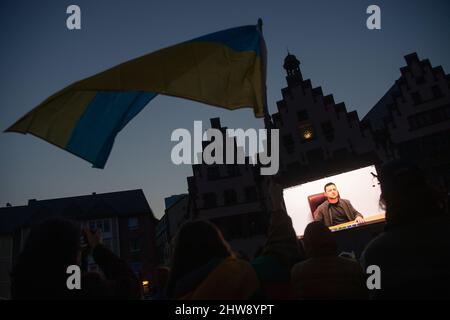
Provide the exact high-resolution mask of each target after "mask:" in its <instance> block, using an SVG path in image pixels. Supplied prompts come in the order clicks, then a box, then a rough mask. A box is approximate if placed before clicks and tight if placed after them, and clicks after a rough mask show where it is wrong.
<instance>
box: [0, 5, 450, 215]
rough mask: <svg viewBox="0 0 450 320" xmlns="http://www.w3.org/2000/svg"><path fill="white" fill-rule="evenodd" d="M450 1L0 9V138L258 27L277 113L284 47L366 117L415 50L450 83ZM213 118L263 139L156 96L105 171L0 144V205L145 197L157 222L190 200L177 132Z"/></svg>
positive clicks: (12, 140)
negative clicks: (172, 205)
mask: <svg viewBox="0 0 450 320" xmlns="http://www.w3.org/2000/svg"><path fill="white" fill-rule="evenodd" d="M71 4H76V5H78V6H80V8H81V27H82V29H81V30H76V31H71V30H68V29H67V28H66V19H67V17H68V15H67V14H66V8H67V7H68V6H69V5H71ZM371 4H376V5H378V6H379V7H380V8H381V27H382V29H381V30H368V29H367V28H366V19H367V17H368V14H366V8H367V7H368V6H369V5H371ZM449 15H450V2H448V1H447V0H442V1H439V0H434V1H425V0H422V1H412V0H395V1H365V0H360V1H356V0H343V1H331V0H330V1H322V0H316V1H303V0H292V1H284V0H279V1H266V0H259V1H253V0H251V1H248V0H228V1H215V0H202V1H198V0H190V1H185V0H184V1H182V0H172V1H162V2H157V1H152V0H147V1H144V0H127V1H126V0H109V1H106V0H95V1H88V0H71V1H66V0H58V1H54V0H41V1H24V0H14V1H13V0H9V1H6V0H0V41H1V51H0V58H1V59H0V129H1V130H2V131H3V130H5V129H6V128H7V127H9V126H10V125H11V124H13V123H14V122H15V121H16V120H18V119H19V118H20V117H21V116H23V115H24V114H25V113H27V112H28V111H30V110H31V109H32V108H34V107H35V106H37V105H38V104H39V103H40V102H42V101H43V100H45V99H46V98H47V97H48V96H50V95H51V94H53V93H55V92H56V91H58V90H60V89H62V88H64V87H65V86H67V85H69V84H71V83H73V82H75V81H78V80H81V79H83V78H85V77H88V76H90V75H93V74H96V73H98V72H100V71H103V70H105V69H107V68H110V67H112V66H115V65H117V64H119V63H121V62H124V61H127V60H130V59H133V58H135V57H138V56H141V55H143V54H146V53H150V52H152V51H155V50H157V49H161V48H164V47H167V46H170V45H173V44H176V43H179V42H182V41H185V40H189V39H192V38H196V37H198V36H201V35H204V34H208V33H211V32H214V31H219V30H222V29H227V28H231V27H236V26H241V25H249V24H256V22H257V19H258V17H261V18H262V19H263V21H264V26H263V29H264V38H265V40H266V44H267V49H268V74H267V90H268V91H267V95H268V103H269V110H270V112H271V113H274V112H275V111H276V101H278V100H280V99H281V92H280V90H281V88H283V87H284V86H285V84H286V82H285V78H284V77H285V72H284V69H283V68H282V64H283V59H284V57H285V56H286V54H287V48H288V49H289V51H290V52H291V53H292V54H295V55H296V56H297V58H298V59H299V60H300V62H301V65H300V67H301V70H302V73H303V77H304V78H305V79H308V78H310V79H311V80H312V83H313V85H314V86H322V89H323V92H324V94H330V93H332V94H333V95H334V98H335V101H336V102H341V101H344V102H345V103H346V106H347V109H348V110H349V111H352V110H357V112H358V115H359V117H360V118H362V117H363V116H364V115H365V114H366V113H367V112H368V111H369V110H370V108H371V107H372V106H373V105H374V104H375V103H376V102H377V101H378V99H379V98H381V97H382V95H383V94H384V93H385V92H386V90H387V89H388V88H389V87H390V86H391V85H392V84H393V82H394V81H395V80H396V79H397V78H398V77H399V75H400V71H399V68H400V67H402V66H404V65H405V62H404V59H403V56H404V55H406V54H408V53H411V52H413V51H416V52H417V53H418V54H419V57H420V58H421V59H423V58H428V59H430V61H431V63H432V65H433V66H437V65H442V66H443V67H444V70H445V71H446V72H447V73H449V72H450V41H449V39H450V19H449V18H448V17H449ZM213 117H220V118H221V121H222V124H223V125H225V126H228V127H229V128H244V129H245V128H262V127H263V122H262V120H261V119H256V118H254V116H253V111H252V110H251V109H240V110H236V111H227V110H223V109H219V108H215V107H210V106H206V105H203V104H200V103H196V102H191V101H188V100H183V99H179V98H172V97H164V96H158V97H157V98H155V99H154V100H152V101H151V102H150V103H149V105H148V106H147V107H146V108H145V109H144V110H143V111H142V112H141V113H140V114H139V115H138V116H137V117H136V118H135V119H133V120H132V121H131V122H130V123H129V124H128V126H127V127H126V128H125V129H124V130H123V131H122V132H121V133H119V135H118V136H117V138H116V142H115V145H114V147H113V150H112V152H111V155H110V157H109V160H108V162H107V163H106V167H105V169H103V170H101V169H94V168H92V167H91V165H90V164H89V163H88V162H86V161H84V160H82V159H80V158H78V157H75V156H74V155H72V154H69V153H68V152H66V151H63V150H61V149H59V148H57V147H55V146H53V145H51V144H49V143H47V142H45V141H43V140H40V139H38V138H36V137H33V136H31V135H20V134H16V133H3V132H1V133H0V150H1V153H0V155H1V156H0V181H1V182H0V206H5V205H6V203H7V202H10V203H11V204H12V205H24V204H26V203H27V202H28V199H38V200H41V199H49V198H58V197H67V196H77V195H84V194H89V193H92V192H97V193H102V192H111V191H120V190H127V189H140V188H142V189H143V190H144V192H145V194H146V197H147V200H148V201H149V203H150V206H151V207H152V209H153V211H154V213H155V216H156V217H158V218H159V217H160V216H162V214H163V212H164V197H167V196H170V195H172V194H178V193H185V192H187V183H186V177H187V176H189V175H191V174H192V169H191V167H190V166H188V165H181V166H176V165H174V164H172V162H171V160H170V152H171V149H172V147H173V146H174V145H175V144H176V143H175V142H171V141H170V135H171V133H172V131H173V130H174V129H176V128H186V129H189V130H192V129H193V121H194V120H203V121H204V127H205V128H206V127H208V126H209V118H213Z"/></svg>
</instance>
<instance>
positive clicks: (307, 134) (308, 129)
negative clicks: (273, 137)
mask: <svg viewBox="0 0 450 320" xmlns="http://www.w3.org/2000/svg"><path fill="white" fill-rule="evenodd" d="M299 130H300V138H301V140H302V142H307V141H310V140H313V139H314V131H313V128H312V126H311V125H310V124H305V125H301V126H299Z"/></svg>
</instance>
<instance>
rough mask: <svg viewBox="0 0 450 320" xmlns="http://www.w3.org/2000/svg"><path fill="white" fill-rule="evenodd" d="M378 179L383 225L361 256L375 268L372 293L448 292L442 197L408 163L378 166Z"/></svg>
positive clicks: (448, 230)
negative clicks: (375, 283) (378, 274)
mask: <svg viewBox="0 0 450 320" xmlns="http://www.w3.org/2000/svg"><path fill="white" fill-rule="evenodd" d="M378 179H379V181H380V185H381V191H382V195H381V199H380V204H382V206H384V207H385V209H386V221H387V222H386V228H385V231H384V232H383V233H381V234H380V235H379V236H378V237H376V238H375V239H373V240H372V241H371V242H370V243H369V244H368V245H367V247H366V249H365V250H364V252H363V253H362V256H361V263H362V266H363V268H364V269H366V268H367V266H370V265H377V266H379V267H380V269H381V289H380V290H371V291H370V294H371V297H372V298H374V299H417V298H419V299H422V298H446V299H448V298H450V294H449V293H450V271H449V270H450V219H449V216H448V213H446V210H445V200H444V197H441V196H440V194H439V193H438V192H437V191H436V190H435V189H434V188H433V187H431V186H430V185H429V184H428V183H427V181H426V179H425V177H424V175H423V174H422V172H421V171H420V170H419V169H418V168H417V167H416V166H415V165H414V164H412V163H409V162H406V161H394V162H391V163H388V164H386V165H385V166H383V167H382V168H381V169H380V171H379V176H378Z"/></svg>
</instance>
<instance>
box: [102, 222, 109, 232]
mask: <svg viewBox="0 0 450 320" xmlns="http://www.w3.org/2000/svg"><path fill="white" fill-rule="evenodd" d="M103 232H111V223H110V221H109V219H106V220H103Z"/></svg>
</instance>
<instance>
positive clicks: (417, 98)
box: [411, 92, 422, 105]
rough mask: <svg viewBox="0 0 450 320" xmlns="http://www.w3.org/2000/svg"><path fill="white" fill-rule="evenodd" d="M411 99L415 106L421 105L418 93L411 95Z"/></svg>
mask: <svg viewBox="0 0 450 320" xmlns="http://www.w3.org/2000/svg"><path fill="white" fill-rule="evenodd" d="M411 98H412V99H413V102H414V104H415V105H418V104H421V103H422V97H421V96H420V94H419V92H413V93H411Z"/></svg>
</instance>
